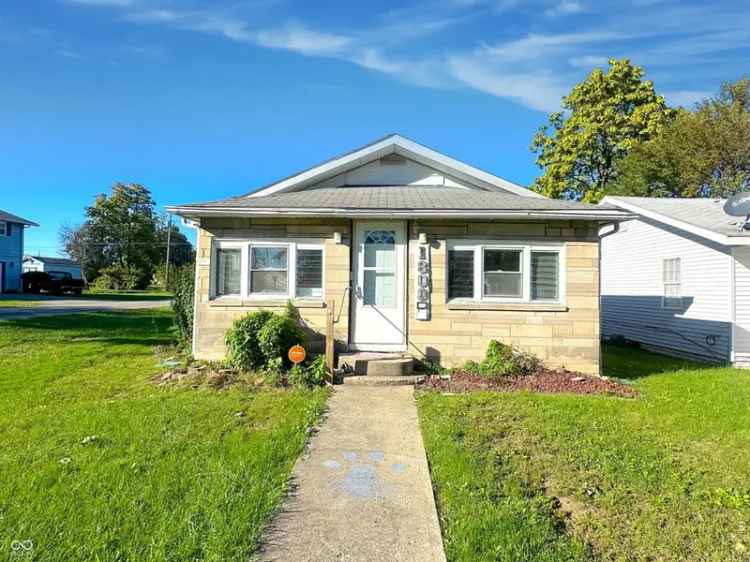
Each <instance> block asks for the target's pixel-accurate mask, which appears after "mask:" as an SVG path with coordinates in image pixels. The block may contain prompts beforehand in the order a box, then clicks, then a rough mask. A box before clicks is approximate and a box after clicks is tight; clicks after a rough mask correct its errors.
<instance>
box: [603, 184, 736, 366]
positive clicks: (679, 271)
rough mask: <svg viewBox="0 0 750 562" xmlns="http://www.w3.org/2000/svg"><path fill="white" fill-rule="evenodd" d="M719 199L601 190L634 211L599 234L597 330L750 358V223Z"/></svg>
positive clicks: (658, 345)
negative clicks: (599, 326)
mask: <svg viewBox="0 0 750 562" xmlns="http://www.w3.org/2000/svg"><path fill="white" fill-rule="evenodd" d="M725 202H726V201H725V200H722V199H672V198H646V197H606V198H605V199H604V200H603V203H604V204H605V205H606V206H607V208H611V207H617V208H620V209H622V210H624V211H628V212H630V213H633V214H635V215H637V218H633V219H632V220H628V221H626V222H623V223H621V224H619V226H618V227H612V228H609V229H608V230H610V232H609V233H607V232H604V233H603V238H602V247H601V249H602V260H601V261H602V265H601V267H602V274H601V277H602V297H601V298H602V333H603V335H604V336H605V337H615V336H622V337H625V338H626V339H628V340H631V341H635V342H639V343H641V344H642V345H643V346H644V347H647V348H651V349H654V350H656V351H660V352H663V353H667V354H670V355H676V356H681V357H686V358H692V359H698V360H703V361H711V362H718V363H728V362H732V363H734V364H736V365H739V366H750V230H747V229H746V228H745V220H744V218H738V217H733V216H730V215H728V214H726V213H725V212H724V204H725Z"/></svg>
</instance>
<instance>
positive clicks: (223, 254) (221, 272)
mask: <svg viewBox="0 0 750 562" xmlns="http://www.w3.org/2000/svg"><path fill="white" fill-rule="evenodd" d="M213 255H214V257H213V277H212V279H213V290H212V295H213V297H214V298H220V297H227V296H233V297H243V298H248V299H289V298H314V299H321V298H323V261H324V252H323V243H322V242H320V243H313V242H308V241H304V242H302V241H300V242H296V241H292V242H289V241H286V240H283V241H268V240H259V241H237V240H218V241H216V242H215V243H214V254H213Z"/></svg>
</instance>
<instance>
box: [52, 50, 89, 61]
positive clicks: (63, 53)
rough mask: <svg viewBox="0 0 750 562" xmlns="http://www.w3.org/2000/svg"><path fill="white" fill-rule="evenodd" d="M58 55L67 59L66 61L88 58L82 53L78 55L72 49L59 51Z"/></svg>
mask: <svg viewBox="0 0 750 562" xmlns="http://www.w3.org/2000/svg"><path fill="white" fill-rule="evenodd" d="M57 54H58V55H60V56H61V57H65V58H66V59H73V60H85V59H86V58H87V57H85V56H84V55H82V54H80V53H77V52H75V51H73V50H71V49H66V48H62V49H58V50H57Z"/></svg>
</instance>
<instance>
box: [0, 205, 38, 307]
mask: <svg viewBox="0 0 750 562" xmlns="http://www.w3.org/2000/svg"><path fill="white" fill-rule="evenodd" d="M30 226H39V225H38V224H36V223H35V222H32V221H30V220H26V219H22V218H21V217H19V216H16V215H13V214H11V213H8V212H6V211H2V210H0V293H7V292H17V291H20V290H21V273H22V266H21V264H22V262H23V243H24V229H26V228H28V227H30Z"/></svg>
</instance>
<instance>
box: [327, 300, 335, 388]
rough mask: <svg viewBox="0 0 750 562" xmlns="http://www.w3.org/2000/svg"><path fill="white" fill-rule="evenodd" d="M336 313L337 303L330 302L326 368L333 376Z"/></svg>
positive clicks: (328, 307) (328, 305) (328, 306)
mask: <svg viewBox="0 0 750 562" xmlns="http://www.w3.org/2000/svg"><path fill="white" fill-rule="evenodd" d="M335 312H336V301H334V300H329V301H328V304H327V306H326V367H328V370H329V371H330V372H331V374H333V367H334V365H333V353H334V345H333V344H334V341H335V340H334V337H333V322H334V318H335Z"/></svg>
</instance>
